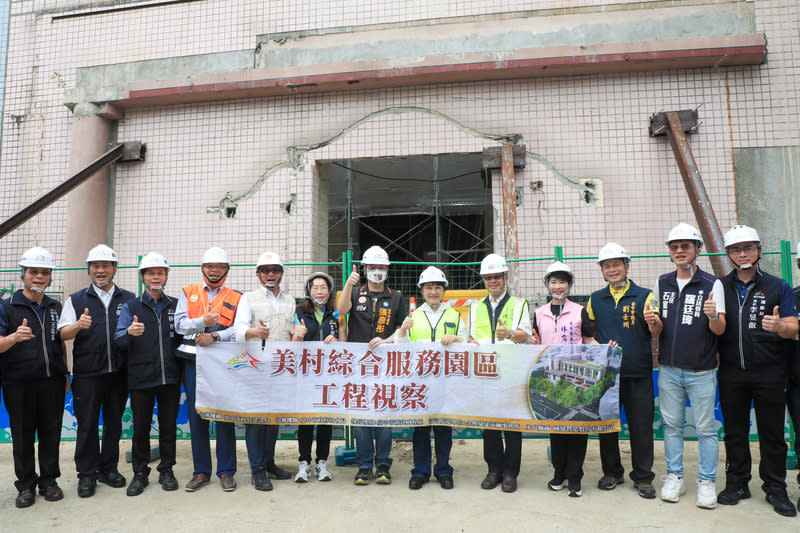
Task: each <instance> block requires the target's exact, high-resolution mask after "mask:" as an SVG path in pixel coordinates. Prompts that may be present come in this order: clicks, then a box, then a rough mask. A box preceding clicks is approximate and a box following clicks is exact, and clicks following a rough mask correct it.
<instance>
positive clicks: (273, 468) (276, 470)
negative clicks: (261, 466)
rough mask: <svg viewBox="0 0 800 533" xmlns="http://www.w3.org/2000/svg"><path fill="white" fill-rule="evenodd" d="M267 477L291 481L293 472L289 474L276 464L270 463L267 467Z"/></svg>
mask: <svg viewBox="0 0 800 533" xmlns="http://www.w3.org/2000/svg"><path fill="white" fill-rule="evenodd" d="M267 475H269V477H271V478H272V479H289V478H290V477H292V474H291V472H287V471H286V470H284V469H283V468H281V467H279V466H278V465H276V464H275V463H269V464H268V465H267Z"/></svg>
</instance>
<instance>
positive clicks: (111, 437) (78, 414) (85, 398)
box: [72, 372, 128, 478]
mask: <svg viewBox="0 0 800 533" xmlns="http://www.w3.org/2000/svg"><path fill="white" fill-rule="evenodd" d="M72 397H73V399H74V410H75V418H76V419H77V421H78V436H77V439H76V442H75V470H77V471H78V477H79V478H84V477H89V478H96V477H97V474H98V472H104V473H108V472H116V471H117V467H118V464H119V439H120V436H121V435H122V413H123V412H124V411H125V402H126V401H127V399H128V381H127V376H126V375H125V373H124V372H114V373H112V374H102V375H100V376H88V377H80V376H74V377H73V378H72ZM101 409H102V412H103V441H102V448H101V446H100V434H99V431H98V425H99V423H100V411H101Z"/></svg>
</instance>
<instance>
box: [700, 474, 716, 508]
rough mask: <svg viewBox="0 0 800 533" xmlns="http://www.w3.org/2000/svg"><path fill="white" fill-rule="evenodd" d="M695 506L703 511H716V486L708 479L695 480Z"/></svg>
mask: <svg viewBox="0 0 800 533" xmlns="http://www.w3.org/2000/svg"><path fill="white" fill-rule="evenodd" d="M697 506H698V507H702V508H703V509H716V507H717V484H716V483H714V482H713V481H711V480H709V479H698V480H697Z"/></svg>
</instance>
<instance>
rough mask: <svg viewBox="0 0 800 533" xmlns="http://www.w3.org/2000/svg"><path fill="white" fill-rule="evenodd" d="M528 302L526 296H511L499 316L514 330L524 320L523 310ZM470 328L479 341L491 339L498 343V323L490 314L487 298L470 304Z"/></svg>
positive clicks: (472, 334) (506, 325)
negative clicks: (496, 339) (496, 338)
mask: <svg viewBox="0 0 800 533" xmlns="http://www.w3.org/2000/svg"><path fill="white" fill-rule="evenodd" d="M527 303H528V302H527V301H526V300H525V299H524V298H516V297H514V296H509V298H508V300H506V303H505V305H504V306H503V309H502V310H501V311H500V316H499V317H498V318H499V319H500V320H501V321H502V322H503V325H504V326H505V327H507V328H508V329H510V330H512V331H513V330H515V329H517V328H518V327H519V323H520V320H522V310H523V309H524V306H525V305H527ZM469 329H470V335H471V336H472V338H474V339H476V340H478V341H487V340H491V341H492V343H493V344H494V343H496V341H495V338H494V332H495V330H496V329H497V324H492V318H491V317H490V316H489V306H488V305H486V299H483V300H479V301H477V302H475V303H474V304H472V306H470V308H469ZM502 342H504V343H508V342H513V341H511V340H505V341H502Z"/></svg>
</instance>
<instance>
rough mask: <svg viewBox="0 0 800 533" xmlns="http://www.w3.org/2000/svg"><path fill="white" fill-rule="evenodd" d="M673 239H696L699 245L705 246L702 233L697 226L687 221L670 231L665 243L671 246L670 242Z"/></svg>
mask: <svg viewBox="0 0 800 533" xmlns="http://www.w3.org/2000/svg"><path fill="white" fill-rule="evenodd" d="M672 241H695V242H697V246H698V247H702V246H703V237H702V235H700V232H699V231H697V228H695V227H694V226H690V225H689V224H687V223H685V222H681V223H680V224H678V225H677V226H675V227H674V228H672V229H671V230H670V231H669V235H667V240H666V241H665V242H664V244H666V245H667V246H669V243H671V242H672Z"/></svg>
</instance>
